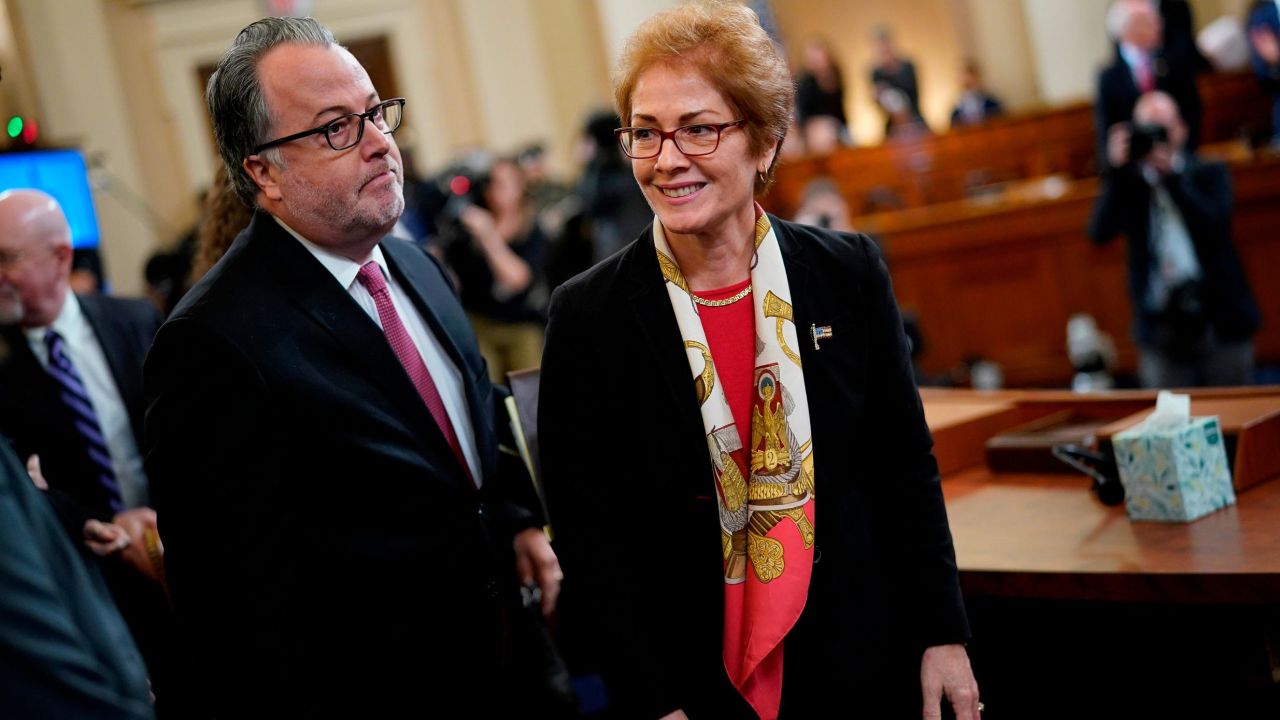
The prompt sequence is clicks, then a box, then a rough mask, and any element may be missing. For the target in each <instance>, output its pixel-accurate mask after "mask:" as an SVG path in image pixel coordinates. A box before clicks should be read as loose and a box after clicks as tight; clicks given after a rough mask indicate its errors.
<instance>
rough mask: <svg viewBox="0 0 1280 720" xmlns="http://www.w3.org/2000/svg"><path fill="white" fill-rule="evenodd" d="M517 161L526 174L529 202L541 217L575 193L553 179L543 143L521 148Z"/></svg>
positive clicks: (517, 154)
mask: <svg viewBox="0 0 1280 720" xmlns="http://www.w3.org/2000/svg"><path fill="white" fill-rule="evenodd" d="M515 160H516V165H517V166H519V168H520V172H521V173H523V174H524V183H525V187H526V188H528V190H527V191H526V192H527V193H528V195H529V200H530V201H531V202H532V203H533V208H534V210H535V211H537V213H538V214H539V215H541V214H542V213H543V212H545V211H546V210H548V209H549V208H551V207H552V206H554V205H555V204H556V203H559V202H561V201H563V200H564V199H565V198H567V197H569V195H570V194H571V193H572V192H573V188H571V187H569V186H568V185H566V184H565V183H562V182H560V181H559V180H557V179H556V178H554V177H552V175H551V170H550V168H548V167H547V148H546V146H544V145H543V144H542V143H531V144H529V145H526V146H525V147H523V148H521V149H520V152H518V153H516V157H515Z"/></svg>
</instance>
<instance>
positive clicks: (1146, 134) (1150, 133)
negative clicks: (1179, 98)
mask: <svg viewBox="0 0 1280 720" xmlns="http://www.w3.org/2000/svg"><path fill="white" fill-rule="evenodd" d="M1167 142H1169V130H1168V128H1166V127H1165V126H1163V125H1154V124H1151V123H1140V122H1131V123H1129V162H1131V163H1136V162H1140V161H1141V160H1142V159H1143V158H1145V157H1146V156H1148V155H1150V154H1151V150H1152V148H1154V147H1155V146H1156V143H1167Z"/></svg>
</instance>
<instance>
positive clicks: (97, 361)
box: [0, 190, 173, 714]
mask: <svg viewBox="0 0 1280 720" xmlns="http://www.w3.org/2000/svg"><path fill="white" fill-rule="evenodd" d="M71 265H72V249H71V228H70V226H69V225H68V224H67V219H66V217H65V216H64V215H63V213H62V209H61V208H60V207H59V206H58V203H57V201H55V200H54V199H53V198H52V197H50V196H49V195H46V194H45V193H43V192H40V191H36V190H12V191H8V192H5V193H3V194H0V435H5V436H7V437H9V438H10V439H11V440H12V441H13V445H14V449H15V450H16V451H17V452H18V453H19V455H20V456H21V457H22V458H23V459H24V460H25V459H26V458H28V457H30V456H32V455H36V456H38V457H39V458H40V463H41V466H42V467H43V472H44V476H45V477H46V478H47V480H48V483H49V486H50V488H51V489H52V491H53V496H52V499H53V500H54V502H55V503H56V506H57V508H58V510H59V513H60V515H61V516H62V517H63V521H64V524H66V525H67V526H68V531H69V532H70V533H71V534H72V537H73V539H75V540H76V541H77V542H79V541H80V539H81V538H82V537H84V535H85V530H84V529H83V528H84V527H85V525H86V521H90V520H92V521H100V522H105V523H111V524H114V525H117V526H119V527H121V528H124V529H125V531H127V534H128V537H129V540H128V542H127V543H121V544H117V545H116V546H114V547H115V548H118V550H117V551H116V552H113V553H111V554H110V556H109V557H106V558H104V560H103V563H102V570H103V572H104V574H105V575H106V578H107V581H108V584H109V585H110V587H111V590H112V594H113V595H114V597H115V599H116V603H117V605H119V607H120V612H121V613H122V614H123V615H124V617H125V619H126V620H127V621H128V622H129V627H130V628H131V629H132V630H133V633H134V639H135V640H136V641H137V643H138V646H139V647H140V648H141V649H142V652H143V656H144V657H145V658H146V660H147V663H148V666H149V667H151V670H152V674H153V676H154V677H153V680H154V681H155V683H156V686H157V693H158V695H159V696H160V702H161V713H162V714H163V712H164V708H165V707H166V704H167V703H168V700H169V699H171V698H172V696H166V692H167V691H169V690H170V689H171V688H170V684H171V683H170V680H169V677H170V674H169V673H171V672H172V668H173V666H172V663H170V662H167V661H166V658H168V657H169V652H170V651H169V650H168V648H169V643H170V637H169V633H168V628H169V623H168V605H167V601H166V599H165V596H164V590H163V588H162V586H161V583H160V566H159V564H158V554H159V552H160V543H159V535H158V534H157V531H156V519H155V512H154V511H152V510H151V508H150V507H148V505H149V499H148V484H147V477H146V474H145V473H144V472H143V468H142V456H141V454H140V453H139V450H138V448H139V446H140V445H141V438H142V415H143V398H142V361H143V358H144V357H145V355H146V353H147V349H148V348H149V347H150V346H151V339H152V337H153V336H154V335H155V332H156V330H157V329H158V328H159V327H160V315H159V313H157V312H156V311H155V309H154V308H152V307H151V305H149V304H148V303H146V302H145V301H142V300H126V299H121V298H111V297H106V296H102V295H76V294H74V293H73V292H72V291H71V289H70V286H69V278H70V276H71ZM91 528H99V529H100V528H101V525H98V524H97V523H96V522H95V523H94V524H93V525H91ZM153 556H154V557H155V558H157V560H153V559H152V558H153Z"/></svg>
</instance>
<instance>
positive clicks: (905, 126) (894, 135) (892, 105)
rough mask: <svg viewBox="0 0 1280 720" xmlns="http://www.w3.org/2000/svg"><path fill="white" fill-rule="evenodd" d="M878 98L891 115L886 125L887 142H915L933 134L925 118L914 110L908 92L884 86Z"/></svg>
mask: <svg viewBox="0 0 1280 720" xmlns="http://www.w3.org/2000/svg"><path fill="white" fill-rule="evenodd" d="M877 100H878V101H879V103H880V108H881V109H882V110H884V112H885V114H886V115H887V116H888V117H889V120H888V124H887V125H886V126H885V138H884V139H885V142H889V143H900V144H902V143H913V142H916V141H918V140H921V139H923V138H926V137H928V136H929V135H931V134H932V133H931V132H930V131H929V126H928V125H926V124H925V122H924V119H923V118H921V117H920V116H919V115H917V114H916V113H914V112H912V110H911V103H910V101H909V100H908V98H907V95H906V93H904V92H902V91H901V90H899V89H897V88H884V89H883V90H881V91H880V94H879V95H878V96H877Z"/></svg>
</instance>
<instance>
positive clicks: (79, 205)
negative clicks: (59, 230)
mask: <svg viewBox="0 0 1280 720" xmlns="http://www.w3.org/2000/svg"><path fill="white" fill-rule="evenodd" d="M18 188H33V189H36V190H43V191H45V192H47V193H49V194H50V195H52V196H53V197H54V198H56V199H57V201H58V204H59V205H61V206H62V211H63V212H64V213H66V215H67V221H68V222H70V223H71V244H72V246H73V247H75V248H96V247H98V216H97V213H95V212H94V210H93V192H92V191H91V190H90V188H89V171H88V169H87V168H86V167H85V164H84V156H83V155H81V154H80V151H79V150H34V151H31V152H15V153H0V192H3V191H5V190H14V189H18Z"/></svg>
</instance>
